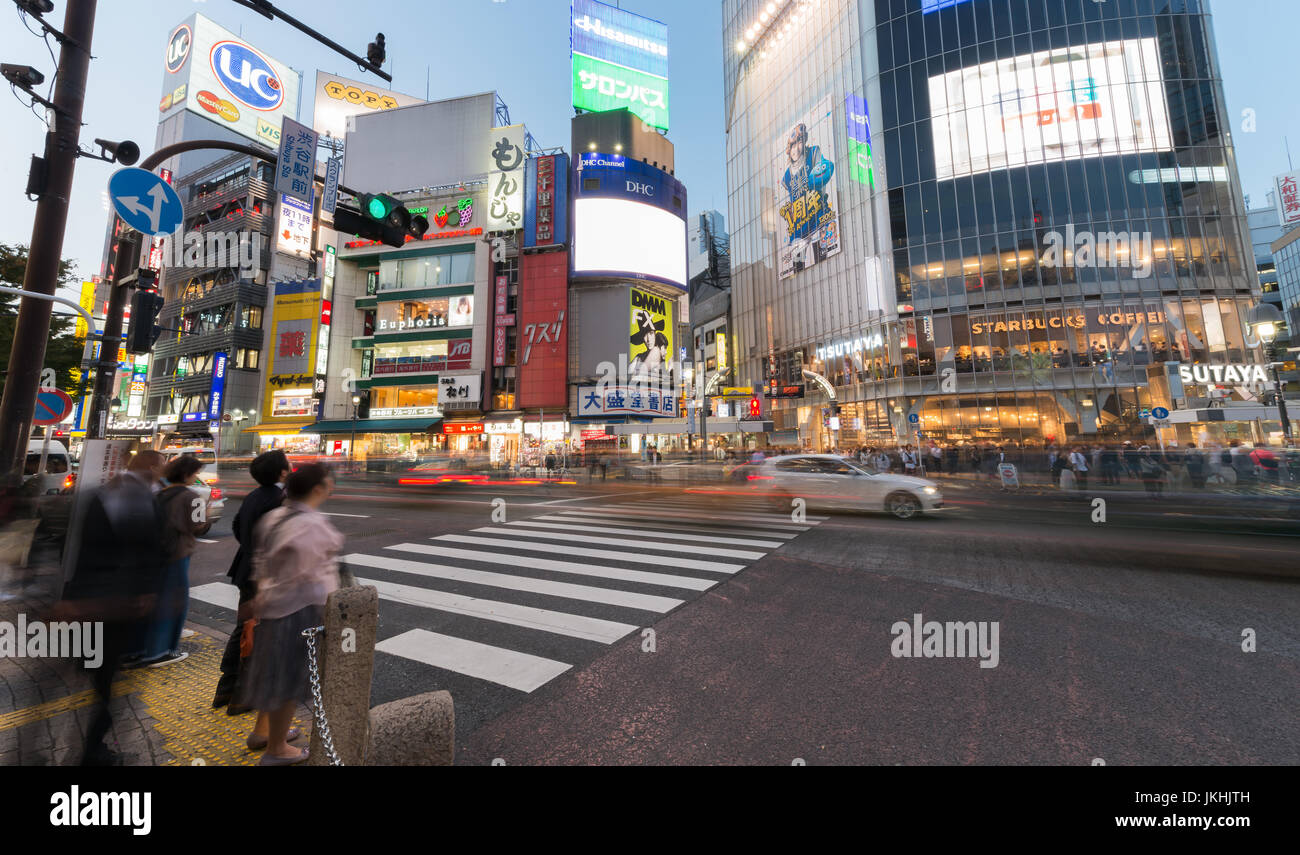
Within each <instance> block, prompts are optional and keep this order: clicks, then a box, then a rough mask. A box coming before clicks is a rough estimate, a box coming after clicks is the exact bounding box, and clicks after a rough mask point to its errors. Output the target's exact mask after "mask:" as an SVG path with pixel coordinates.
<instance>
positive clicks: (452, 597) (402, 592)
mask: <svg viewBox="0 0 1300 855" xmlns="http://www.w3.org/2000/svg"><path fill="white" fill-rule="evenodd" d="M357 583H358V584H361V585H374V586H375V588H376V589H377V590H378V591H379V598H380V599H382V600H387V601H389V602H393V603H403V604H405V605H408V606H420V607H421V608H426V609H437V610H439V611H444V612H451V613H452V614H457V615H466V616H468V617H473V618H479V619H481V620H490V621H496V622H497V623H508V624H511V625H513V626H522V627H527V628H528V629H537V630H541V631H543V632H553V633H556V634H558V635H567V636H570V637H572V638H581V639H583V640H585V641H599V642H600V643H601V644H613V643H614V642H615V641H618V640H619V639H620V638H622V637H623V636H625V635H627V634H628V633H629V632H632V631H634V630H636V629H637V627H635V626H633V625H632V624H629V623H617V622H615V621H612V620H601V619H599V618H591V617H586V616H584V615H572V614H567V613H565V612H556V611H551V610H550V609H537V608H533V607H532V606H519V605H515V604H514V603H501V602H497V601H495V600H481V599H479V598H478V597H467V596H464V595H462V594H448V593H445V592H443V591H434V590H431V589H429V588H420V587H417V586H414V585H401V584H398V583H397V582H385V581H383V580H382V579H357Z"/></svg>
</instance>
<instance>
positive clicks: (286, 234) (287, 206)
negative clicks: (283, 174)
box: [275, 193, 311, 258]
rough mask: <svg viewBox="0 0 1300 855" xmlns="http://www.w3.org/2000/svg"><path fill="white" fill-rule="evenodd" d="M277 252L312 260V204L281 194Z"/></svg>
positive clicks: (276, 241)
mask: <svg viewBox="0 0 1300 855" xmlns="http://www.w3.org/2000/svg"><path fill="white" fill-rule="evenodd" d="M275 248H276V251H277V252H283V253H284V254H285V255H292V256H296V257H298V258H311V202H300V201H298V200H297V199H295V198H293V197H292V196H290V195H288V194H286V193H281V194H280V216H279V217H278V219H277V225H276V231H275Z"/></svg>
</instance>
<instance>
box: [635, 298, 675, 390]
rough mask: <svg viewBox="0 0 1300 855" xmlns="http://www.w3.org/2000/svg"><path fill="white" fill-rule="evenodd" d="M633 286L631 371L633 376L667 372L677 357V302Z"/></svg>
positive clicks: (656, 374)
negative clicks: (675, 337) (675, 313)
mask: <svg viewBox="0 0 1300 855" xmlns="http://www.w3.org/2000/svg"><path fill="white" fill-rule="evenodd" d="M629 290H630V291H631V302H632V310H631V320H630V323H631V326H630V331H631V333H632V337H631V345H632V350H631V351H630V353H629V357H630V358H629V363H630V365H631V374H632V376H633V377H638V376H641V377H658V376H660V375H661V374H667V373H668V371H669V362H670V361H672V358H673V336H674V335H675V334H676V329H677V328H676V325H675V324H674V321H673V313H674V309H675V308H676V307H677V303H676V301H675V300H672V299H669V298H667V297H660V296H657V295H655V294H651V293H650V292H649V291H642V290H641V289H639V288H632V289H629Z"/></svg>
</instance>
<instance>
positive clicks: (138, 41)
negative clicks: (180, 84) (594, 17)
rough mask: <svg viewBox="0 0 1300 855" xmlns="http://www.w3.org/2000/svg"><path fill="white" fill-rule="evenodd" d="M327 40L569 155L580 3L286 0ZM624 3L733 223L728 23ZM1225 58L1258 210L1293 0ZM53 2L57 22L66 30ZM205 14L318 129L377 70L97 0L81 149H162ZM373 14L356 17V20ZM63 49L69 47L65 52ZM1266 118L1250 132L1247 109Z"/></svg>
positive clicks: (1282, 117)
mask: <svg viewBox="0 0 1300 855" xmlns="http://www.w3.org/2000/svg"><path fill="white" fill-rule="evenodd" d="M278 2H279V5H280V6H281V7H283V8H284V9H286V10H287V11H289V12H290V13H291V14H294V15H295V16H297V17H300V18H301V19H303V20H304V21H306V22H307V23H309V24H311V25H313V26H315V27H316V28H317V29H318V30H321V31H323V32H324V33H325V34H327V35H329V36H331V37H333V38H334V39H335V40H337V41H339V42H341V43H344V44H346V45H347V46H349V47H350V48H352V49H353V50H354V51H356V52H357V53H361V54H364V52H365V46H366V43H367V42H369V41H370V40H371V39H372V38H373V36H374V34H375V32H377V31H383V32H384V33H385V35H386V38H387V42H388V56H389V60H390V64H389V65H388V66H386V67H387V69H388V70H389V71H390V73H392V75H393V84H392V85H391V87H389V88H392V89H396V90H398V91H401V92H406V93H409V94H411V95H416V96H420V97H423V96H424V95H425V93H426V80H427V81H428V83H427V85H428V89H427V92H428V96H429V97H430V98H431V99H439V98H448V97H454V96H459V95H467V94H472V93H477V92H485V91H490V90H496V91H497V92H499V93H500V95H501V97H502V98H503V99H504V100H505V102H506V104H507V105H508V106H509V108H510V113H511V118H512V119H513V121H515V122H522V123H524V124H526V125H528V128H529V130H530V131H531V132H532V134H533V136H534V137H535V138H536V139H537V141H538V142H539V143H540V144H541V145H543V146H564V147H565V148H567V147H568V145H569V119H570V118H571V117H572V115H573V110H572V108H571V107H570V106H569V103H570V102H569V79H570V78H569V74H570V71H569V32H568V7H569V3H568V0H458V2H448V0H425V2H396V0H387V2H377V0H376V1H375V2H369V3H357V2H344V0H314V2H310V3H308V2H304V0H278ZM621 5H622V6H623V8H625V9H628V10H630V11H633V12H637V13H640V14H644V15H648V16H651V17H655V18H658V19H659V20H661V21H663V22H664V23H666V24H667V25H668V27H669V34H670V56H669V59H670V78H671V86H672V90H671V110H672V118H671V125H672V127H671V129H670V131H669V138H670V139H671V140H672V141H673V143H674V144H675V145H676V148H677V177H678V179H679V180H681V181H682V182H683V183H684V184H685V185H686V187H687V190H688V192H689V194H690V208H691V210H692V211H703V210H707V209H709V208H716V209H717V210H720V211H722V212H723V213H724V214H725V213H726V178H725V173H724V170H723V162H724V151H725V140H724V135H723V110H722V107H723V99H722V13H721V4H720V3H719V2H717V0H625V1H624V2H623V3H622V4H621ZM5 6H6V8H5V9H3V10H0V14H3V15H5V16H8V17H7V18H5V24H4V26H3V27H0V57H2V58H3V59H4V61H6V62H13V63H25V64H30V65H33V66H35V67H36V68H38V69H39V70H41V71H42V72H43V73H45V74H46V76H47V83H46V85H47V86H48V85H49V82H51V81H52V79H53V74H52V72H53V63H52V62H51V59H50V55H49V53H47V52H46V49H45V46H44V45H43V44H41V41H40V39H38V38H36V37H35V36H33V35H32V34H30V33H29V32H27V31H26V30H25V29H23V27H22V26H21V25H20V24H19V22H18V20H17V13H16V11H15V10H14V9H13V8H12V6H11V4H5ZM1214 8H1215V10H1216V11H1217V12H1218V13H1219V14H1218V15H1217V16H1216V18H1215V28H1216V37H1217V42H1218V51H1219V59H1220V64H1221V70H1222V73H1223V77H1224V81H1225V88H1226V90H1227V96H1228V108H1229V117H1230V119H1231V120H1232V124H1233V138H1234V140H1235V143H1236V150H1237V163H1238V166H1239V168H1240V171H1241V176H1242V181H1243V184H1244V191H1245V192H1246V193H1247V194H1249V195H1251V197H1252V204H1254V205H1256V206H1258V205H1262V204H1263V203H1264V198H1265V194H1266V193H1267V192H1268V190H1269V189H1270V187H1271V180H1272V176H1273V175H1275V174H1276V173H1279V172H1283V171H1287V169H1288V166H1287V154H1286V149H1285V144H1284V138H1286V137H1289V138H1290V141H1291V145H1292V147H1293V149H1294V155H1295V157H1296V158H1300V111H1298V110H1297V109H1296V101H1297V99H1296V95H1295V91H1294V88H1293V84H1292V80H1293V75H1292V74H1291V72H1292V70H1293V68H1294V66H1293V65H1292V62H1293V61H1294V56H1293V54H1294V48H1293V47H1288V42H1287V39H1288V38H1289V34H1290V33H1293V32H1296V31H1300V3H1296V2H1294V0H1233V2H1232V3H1226V2H1224V0H1219V2H1218V3H1216V4H1215V6H1214ZM63 10H64V4H63V3H62V2H56V4H55V12H54V15H53V16H52V20H54V21H56V22H61V21H62V15H63ZM195 11H198V12H201V13H202V14H204V15H206V16H208V17H210V18H212V19H213V20H215V21H216V22H217V23H218V24H221V25H222V26H224V27H226V28H228V29H230V30H233V31H235V32H237V33H239V34H240V35H241V36H242V37H243V38H244V39H246V40H248V41H250V42H251V43H252V44H253V45H254V46H256V47H258V48H259V49H261V50H263V51H264V52H266V53H268V54H270V55H271V56H273V57H274V58H276V59H278V60H280V61H281V62H284V63H286V64H288V65H290V66H292V67H293V68H295V69H297V70H299V71H301V72H302V73H303V85H304V96H303V98H302V102H301V105H300V108H299V117H300V118H301V119H304V120H306V121H308V122H310V118H311V106H312V101H311V87H312V85H313V83H314V80H315V72H316V69H318V68H319V69H322V70H324V71H328V72H332V73H336V74H341V75H344V76H347V77H352V78H356V79H361V80H365V79H371V80H375V81H376V82H379V83H382V81H378V80H377V78H374V77H373V75H369V74H367V73H364V72H361V71H359V70H358V69H357V68H356V67H355V66H353V65H351V64H350V63H349V62H348V61H347V60H345V59H342V58H340V57H338V56H337V55H336V54H334V53H333V52H331V51H330V50H328V49H326V48H325V47H323V46H321V45H319V44H317V43H316V42H314V41H313V40H311V39H310V38H308V37H307V36H305V35H303V34H301V33H299V32H298V31H297V30H294V29H293V28H291V27H289V26H288V25H287V24H284V23H282V22H279V21H275V22H272V21H268V20H266V19H265V18H262V17H260V16H259V15H257V14H256V13H254V12H252V11H251V10H248V9H245V8H243V7H241V6H238V5H236V4H235V3H233V2H230V0H197V1H196V2H189V1H188V0H101V2H100V3H99V13H98V18H97V21H96V27H95V37H94V47H93V53H94V56H95V59H94V61H93V62H92V63H91V68H90V84H89V89H88V92H87V105H86V112H85V115H84V117H83V121H84V122H85V125H86V126H85V127H84V128H83V129H82V142H83V146H87V147H88V146H89V145H90V141H91V139H93V138H94V137H102V138H106V139H133V140H135V141H136V142H138V143H139V144H140V146H141V149H142V150H143V151H144V152H146V153H148V152H149V151H150V150H152V147H153V142H154V131H155V128H156V126H157V115H158V113H157V110H158V97H159V93H160V90H161V77H162V75H163V73H164V68H163V54H164V50H165V46H166V41H167V37H168V35H169V34H170V33H171V31H172V29H173V28H174V27H175V26H176V24H178V23H179V22H180V21H182V20H184V19H185V18H187V17H188V16H189V15H190V14H191V13H193V12H195ZM359 12H360V13H363V14H360V15H359V14H358V13H359ZM51 44H53V46H54V48H55V50H56V53H57V47H58V46H57V44H55V43H53V41H52V40H51ZM3 104H4V105H5V106H4V107H3V110H2V111H0V116H2V117H3V123H4V127H5V133H4V134H3V136H2V137H0V152H2V154H3V160H4V162H5V163H6V164H7V165H8V166H7V168H6V169H4V170H0V198H3V199H4V200H5V204H4V205H2V206H0V241H3V242H5V243H26V242H28V241H29V240H30V238H31V222H32V215H33V213H34V210H35V203H32V202H28V201H27V200H26V198H25V197H24V195H23V190H24V187H25V185H26V180H27V166H28V161H29V158H30V156H31V154H32V153H34V152H39V151H40V150H41V148H42V136H43V133H44V126H43V125H42V123H41V121H40V119H39V118H37V116H35V115H33V114H32V112H31V111H30V110H28V109H26V108H25V107H23V106H22V105H20V104H19V102H18V101H17V100H16V99H15V98H13V97H12V96H10V97H8V98H6V100H5V101H4V102H3ZM1247 109H1251V110H1254V111H1255V128H1254V131H1253V132H1249V130H1248V127H1247V126H1246V125H1245V124H1244V121H1245V120H1244V118H1243V111H1245V110H1247ZM114 169H115V167H114V166H111V165H109V164H106V163H102V162H99V161H95V160H88V159H83V160H81V161H79V163H78V166H77V173H76V183H75V185H74V189H73V199H72V210H71V213H70V216H69V220H68V231H67V237H66V240H65V243H64V256H65V257H70V258H72V259H74V260H75V261H76V262H77V265H78V269H79V271H80V273H81V274H82V275H84V276H87V277H88V276H89V275H90V274H93V273H97V272H98V271H99V266H100V255H101V251H102V248H103V240H104V234H105V228H106V223H107V217H108V209H107V206H106V204H107V203H106V201H105V195H106V194H105V192H104V191H105V188H106V187H107V182H108V177H109V175H110V174H111V173H112V171H113V170H114Z"/></svg>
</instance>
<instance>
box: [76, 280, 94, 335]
mask: <svg viewBox="0 0 1300 855" xmlns="http://www.w3.org/2000/svg"><path fill="white" fill-rule="evenodd" d="M78 302H79V303H80V304H81V308H83V309H85V310H86V311H87V312H89V313H90V315H91V316H92V317H93V316H94V314H95V283H94V282H82V283H81V299H80V300H79V301H78ZM89 334H90V329H89V327H87V325H86V319H85V318H83V317H82V316H81V315H77V338H79V339H83V340H84V339H85V338H86V336H87V335H89Z"/></svg>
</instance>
